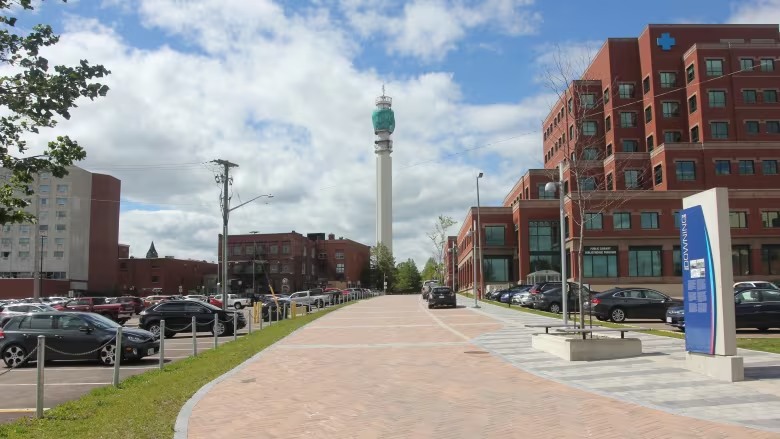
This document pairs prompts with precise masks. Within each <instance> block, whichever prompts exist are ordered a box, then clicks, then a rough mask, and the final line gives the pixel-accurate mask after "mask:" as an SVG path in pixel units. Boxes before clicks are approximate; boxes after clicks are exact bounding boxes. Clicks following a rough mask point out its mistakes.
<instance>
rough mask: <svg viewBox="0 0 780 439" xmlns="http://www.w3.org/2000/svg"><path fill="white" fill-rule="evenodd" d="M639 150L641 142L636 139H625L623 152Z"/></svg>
mask: <svg viewBox="0 0 780 439" xmlns="http://www.w3.org/2000/svg"><path fill="white" fill-rule="evenodd" d="M637 151H639V142H637V141H636V140H623V152H637Z"/></svg>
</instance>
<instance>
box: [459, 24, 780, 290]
mask: <svg viewBox="0 0 780 439" xmlns="http://www.w3.org/2000/svg"><path fill="white" fill-rule="evenodd" d="M779 62H780V33H779V32H778V26H777V25H649V26H647V27H646V28H645V30H644V31H643V32H642V33H641V35H640V36H639V37H638V38H615V39H609V40H607V41H606V42H605V43H604V45H603V46H602V48H601V49H600V50H599V52H598V53H597V55H596V56H595V58H594V59H593V61H592V62H591V64H590V65H589V67H588V68H587V69H586V70H585V72H584V73H583V76H582V78H581V79H580V80H577V81H574V82H573V83H572V84H570V85H569V87H568V89H567V90H566V91H565V94H564V95H563V98H562V99H561V100H560V101H559V102H557V104H556V105H555V106H554V107H553V109H552V111H551V112H550V114H549V115H548V117H547V118H546V119H545V121H544V124H543V126H542V130H543V148H542V151H541V152H542V154H543V157H544V163H545V169H543V170H529V171H528V173H527V174H526V175H524V176H522V177H521V178H520V180H519V181H518V183H517V184H516V185H515V186H514V187H513V188H512V190H511V191H510V193H509V194H508V195H507V197H506V199H505V200H504V206H505V207H507V208H509V209H511V218H512V222H513V224H514V227H515V230H516V232H517V233H516V234H515V235H516V239H517V242H518V243H519V245H518V253H517V263H518V264H517V268H518V270H517V271H516V272H515V273H516V274H517V277H516V278H514V280H522V279H524V277H525V276H526V275H527V274H529V273H530V272H533V271H536V270H538V269H543V268H550V269H553V270H560V256H559V252H560V242H559V241H560V238H559V230H560V229H559V227H560V224H559V216H558V200H557V196H556V197H553V196H552V195H550V194H547V193H546V192H545V191H544V185H545V183H546V182H548V181H551V180H557V174H558V172H557V169H556V168H557V167H558V165H559V164H562V166H563V169H564V182H563V183H564V190H565V191H566V192H567V193H569V192H570V193H571V194H576V192H575V191H574V189H576V188H577V186H576V185H577V184H581V185H587V189H586V187H585V186H580V187H581V188H582V190H587V191H590V192H595V193H589V197H591V199H593V200H598V199H599V198H601V199H610V198H612V199H616V198H619V199H621V200H624V201H623V202H621V203H616V205H615V207H613V208H610V209H609V210H605V211H604V210H602V211H599V212H593V213H587V212H586V214H587V215H588V218H586V220H587V222H586V224H587V229H588V230H587V231H586V234H585V243H584V254H583V257H584V266H583V277H584V278H585V279H586V282H588V283H591V284H592V285H594V286H596V287H607V286H613V285H625V284H643V285H648V286H655V287H656V288H659V289H661V290H666V291H668V292H672V293H676V294H679V290H680V282H681V277H680V274H681V270H680V262H679V229H678V227H679V224H678V223H677V220H678V217H677V214H678V212H679V210H681V209H682V199H683V198H684V197H686V196H688V195H691V194H693V193H696V192H699V191H702V190H706V189H709V188H713V187H727V188H729V204H730V211H731V226H732V244H733V250H732V256H733V263H734V275H735V279H736V280H742V279H772V280H774V279H780V189H776V188H780V174H779V173H778V161H780V102H779V101H778V91H779V90H780V71H778V69H780V66H778V65H777V64H778V63H779ZM567 155H571V156H570V157H567ZM575 157H576V159H577V160H578V164H577V166H579V167H580V168H578V169H583V167H584V166H587V169H588V172H587V176H585V177H583V173H580V177H581V181H579V182H578V181H575V180H576V179H575V178H574V176H573V175H572V162H571V160H572V159H573V158H575ZM565 211H566V222H565V224H564V227H565V230H566V232H567V239H566V243H565V245H566V248H567V249H568V250H567V255H568V256H567V260H568V267H570V269H569V270H568V271H569V276H571V273H572V272H574V273H577V272H578V270H579V267H577V265H576V261H577V260H578V254H577V252H576V249H577V248H578V244H579V241H578V240H579V228H578V227H577V226H576V224H579V223H580V221H581V219H580V218H578V217H577V215H578V209H576V207H575V206H574V205H573V204H572V202H571V198H570V197H567V199H566V204H565ZM506 215H507V216H509V214H506ZM470 221H471V220H470V217H469V218H467V222H466V223H464V227H463V230H467V229H468V227H470ZM483 227H484V222H483ZM463 230H462V231H461V232H463ZM483 231H484V229H483ZM461 235H463V233H461V234H460V235H459V237H458V243H459V246H465V247H468V246H469V245H470V244H469V241H468V240H467V239H465V238H464V237H463V236H461ZM489 248H490V245H489V244H486V246H485V250H486V253H487V252H488V251H489ZM462 262H463V260H461V263H462ZM462 268H463V267H462V266H461V269H462ZM572 268H573V270H574V271H572ZM461 277H465V278H466V279H467V282H466V283H463V284H461V285H462V286H463V287H467V286H468V285H469V282H470V279H469V278H468V276H463V275H461Z"/></svg>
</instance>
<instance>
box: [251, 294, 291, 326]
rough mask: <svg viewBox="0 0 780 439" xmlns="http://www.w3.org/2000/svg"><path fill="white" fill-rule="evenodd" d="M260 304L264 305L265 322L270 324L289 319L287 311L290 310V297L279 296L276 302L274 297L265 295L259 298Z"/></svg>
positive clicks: (263, 316)
mask: <svg viewBox="0 0 780 439" xmlns="http://www.w3.org/2000/svg"><path fill="white" fill-rule="evenodd" d="M258 302H260V303H262V304H263V307H262V319H263V320H264V321H266V322H270V321H274V320H283V319H285V318H287V316H286V315H285V311H286V310H288V309H290V298H289V297H288V296H280V295H277V296H276V300H274V298H273V296H271V295H270V294H269V295H263V296H260V297H259V298H258ZM277 303H278V308H277ZM277 310H278V312H277Z"/></svg>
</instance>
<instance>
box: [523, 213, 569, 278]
mask: <svg viewBox="0 0 780 439" xmlns="http://www.w3.org/2000/svg"><path fill="white" fill-rule="evenodd" d="M558 227H559V223H558V221H529V222H528V239H529V254H530V270H531V271H530V272H534V271H538V270H557V271H559V272H560V269H561V253H560V232H559V230H558Z"/></svg>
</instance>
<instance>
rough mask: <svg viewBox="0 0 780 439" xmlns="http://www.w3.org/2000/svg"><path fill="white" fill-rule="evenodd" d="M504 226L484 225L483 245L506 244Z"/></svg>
mask: <svg viewBox="0 0 780 439" xmlns="http://www.w3.org/2000/svg"><path fill="white" fill-rule="evenodd" d="M505 235H506V227H504V226H485V245H506V242H505V241H506V240H505V239H504V237H505Z"/></svg>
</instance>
